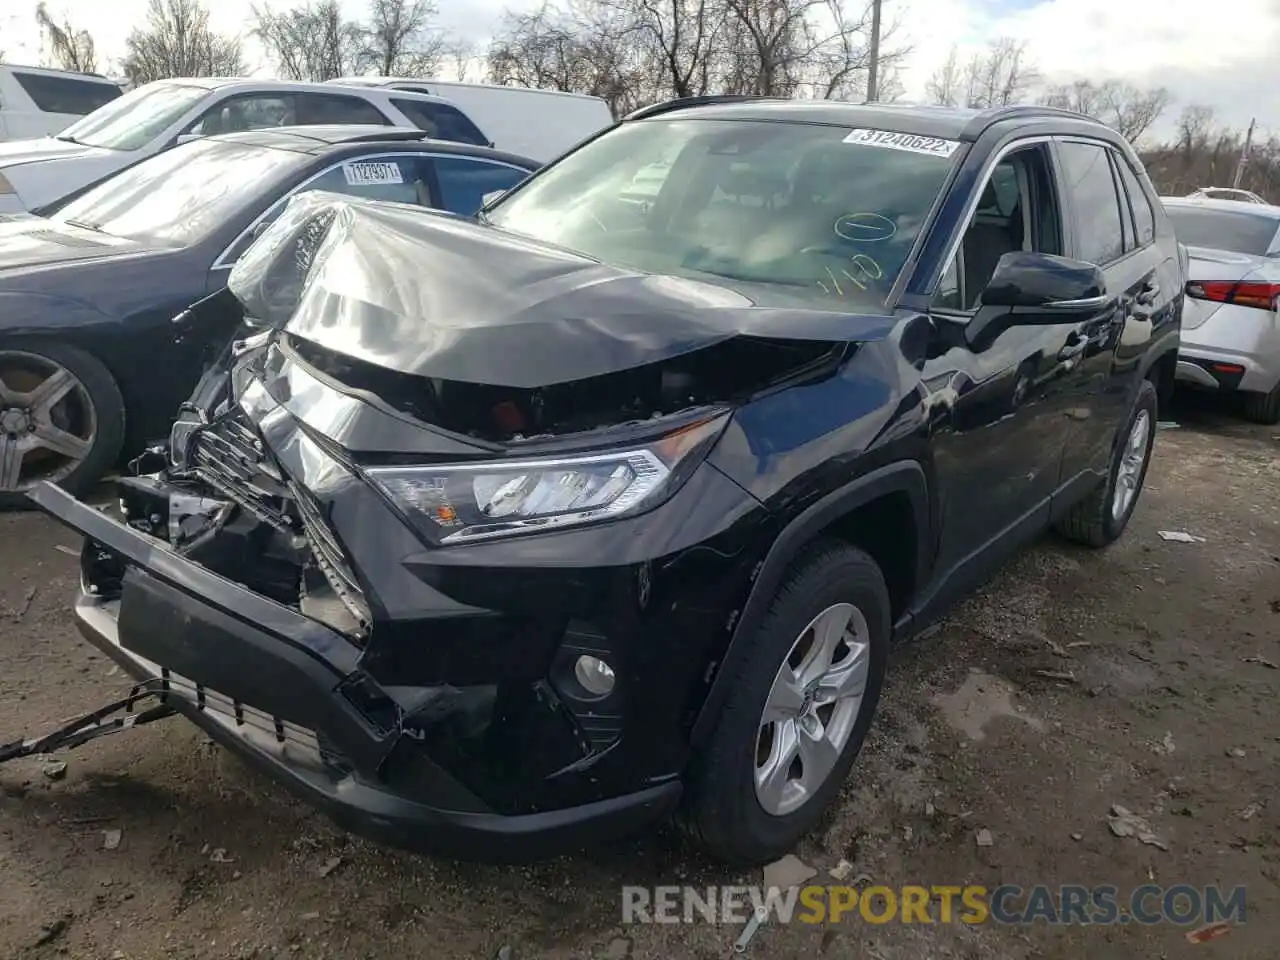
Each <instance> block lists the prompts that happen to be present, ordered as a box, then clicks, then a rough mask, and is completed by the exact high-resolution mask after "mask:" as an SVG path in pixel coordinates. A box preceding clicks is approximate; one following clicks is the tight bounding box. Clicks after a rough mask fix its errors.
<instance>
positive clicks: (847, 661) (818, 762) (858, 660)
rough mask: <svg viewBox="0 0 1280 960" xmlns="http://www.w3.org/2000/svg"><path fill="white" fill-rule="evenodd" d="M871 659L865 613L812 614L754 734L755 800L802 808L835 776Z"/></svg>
mask: <svg viewBox="0 0 1280 960" xmlns="http://www.w3.org/2000/svg"><path fill="white" fill-rule="evenodd" d="M870 664H871V635H870V631H869V630H868V627H867V618H866V617H865V616H864V615H863V613H862V611H861V610H859V609H858V608H857V607H855V606H854V605H853V604H850V603H837V604H834V605H832V606H830V607H828V608H827V609H825V610H823V611H822V612H821V613H819V614H818V615H817V616H816V617H814V618H813V620H812V621H810V623H809V625H808V626H807V627H805V629H804V630H803V631H802V632H801V634H800V636H799V637H797V638H796V641H795V643H794V644H792V646H791V650H790V651H789V652H788V654H787V657H786V659H784V660H783V662H782V666H781V667H780V668H779V669H778V673H777V676H776V677H775V678H774V681H773V686H772V687H771V688H770V690H769V696H768V699H767V700H766V701H765V705H764V711H763V713H762V715H761V718H760V727H759V731H758V733H757V738H756V757H755V785H756V799H757V800H758V801H759V803H760V806H761V807H762V808H763V809H764V811H765V812H766V813H769V814H772V815H774V816H779V817H781V816H786V815H787V814H789V813H792V812H794V811H795V810H797V809H799V808H800V807H801V806H802V805H803V804H804V803H805V802H806V801H807V800H808V799H809V798H810V797H812V796H813V795H814V794H815V793H816V792H817V791H818V790H819V789H820V788H821V787H822V785H823V784H824V783H825V782H826V780H827V778H828V777H829V776H830V775H831V771H832V769H833V768H834V767H835V766H836V763H837V762H838V761H839V759H840V755H841V753H842V752H843V751H844V748H845V745H846V744H847V743H848V741H849V735H850V734H851V733H852V732H853V728H854V725H855V724H856V722H857V719H858V713H859V711H860V709H861V707H862V699H863V695H864V694H865V692H866V689H867V679H868V676H869V674H870Z"/></svg>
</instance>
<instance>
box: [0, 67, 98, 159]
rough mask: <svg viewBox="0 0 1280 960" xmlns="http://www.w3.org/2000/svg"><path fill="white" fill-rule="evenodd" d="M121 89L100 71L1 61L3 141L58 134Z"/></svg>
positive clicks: (0, 96) (1, 133)
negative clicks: (71, 69) (71, 70)
mask: <svg viewBox="0 0 1280 960" xmlns="http://www.w3.org/2000/svg"><path fill="white" fill-rule="evenodd" d="M121 92H122V91H121V90H120V87H119V85H117V84H115V83H112V82H111V81H110V80H108V79H107V78H106V77H100V76H98V75H97V74H92V73H71V72H69V71H67V70H48V69H46V68H44V67H18V66H10V65H8V64H3V63H0V140H26V139H29V138H31V137H44V136H47V135H49V134H52V133H58V132H60V131H62V130H64V129H65V128H66V127H67V126H69V125H70V124H73V123H75V122H76V121H77V120H79V119H80V118H81V117H83V116H84V115H85V114H89V113H93V111H95V110H97V109H98V108H99V107H100V106H102V105H103V104H104V103H110V102H111V101H112V100H114V99H116V97H118V96H120V94H121Z"/></svg>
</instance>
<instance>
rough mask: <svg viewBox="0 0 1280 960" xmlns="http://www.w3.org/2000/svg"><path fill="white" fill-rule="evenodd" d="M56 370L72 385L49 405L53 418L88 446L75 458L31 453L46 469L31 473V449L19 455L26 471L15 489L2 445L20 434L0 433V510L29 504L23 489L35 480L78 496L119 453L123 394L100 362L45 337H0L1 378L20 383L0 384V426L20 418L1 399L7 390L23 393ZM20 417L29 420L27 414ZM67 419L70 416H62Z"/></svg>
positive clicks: (44, 451)
mask: <svg viewBox="0 0 1280 960" xmlns="http://www.w3.org/2000/svg"><path fill="white" fill-rule="evenodd" d="M58 370H60V371H62V372H64V373H66V374H69V375H70V378H71V382H72V385H71V386H70V387H69V388H68V391H67V393H66V395H65V398H64V399H63V400H60V401H58V403H55V404H54V405H53V409H54V413H53V414H51V416H52V417H53V418H54V421H53V422H54V424H55V426H58V427H59V428H62V427H63V425H64V424H65V425H66V430H65V431H64V432H65V433H69V434H70V435H72V436H73V438H75V439H78V440H80V441H81V442H82V443H85V444H87V449H85V451H84V452H83V454H82V455H78V456H72V455H69V454H63V453H58V452H56V451H53V450H49V449H40V450H37V451H34V453H35V454H36V455H38V456H39V457H41V458H44V459H45V460H48V461H49V465H48V467H47V468H46V469H43V470H38V472H34V473H33V472H32V471H31V465H30V459H31V456H32V452H28V453H26V454H23V466H24V467H25V468H26V469H27V472H26V473H25V474H24V475H22V476H21V485H20V486H19V487H18V488H17V489H15V488H14V486H13V484H12V482H11V481H10V480H8V479H7V478H6V474H5V470H6V469H8V467H7V463H8V462H7V461H5V459H4V458H5V454H6V450H5V444H6V441H12V440H13V439H14V438H16V437H18V436H20V435H21V434H20V433H14V434H5V433H2V432H0V509H17V508H24V507H26V506H28V505H29V504H30V501H28V500H27V497H26V492H25V490H24V488H25V487H26V486H27V485H29V484H30V483H31V482H32V481H33V480H37V479H53V480H54V481H55V482H56V483H57V484H58V485H59V486H60V487H62V488H63V489H64V490H66V491H67V492H68V493H71V494H73V495H75V496H81V495H83V494H84V493H85V492H87V491H88V490H89V489H90V488H92V486H93V485H94V484H95V483H97V482H98V480H100V479H101V478H102V476H103V474H104V473H106V472H107V471H108V470H110V469H111V468H112V467H113V466H115V464H116V462H117V460H118V459H119V457H120V451H121V448H122V445H123V443H124V436H125V406H124V398H123V397H122V396H121V394H120V388H119V387H118V386H117V385H116V381H115V378H114V377H112V375H111V372H110V371H109V370H107V368H106V367H105V366H104V365H103V364H102V362H101V361H100V360H98V359H97V358H96V357H94V356H92V355H91V354H89V353H86V352H85V351H84V350H81V349H80V348H78V347H72V346H67V345H65V344H60V343H54V342H51V341H45V340H40V341H35V340H32V341H27V340H21V341H0V381H5V382H7V380H16V381H17V380H20V381H22V383H21V384H20V385H15V384H14V383H8V388H9V389H8V391H6V390H5V389H4V385H5V383H4V382H0V427H2V426H3V425H4V422H5V421H4V418H5V417H6V415H8V416H9V417H10V420H9V423H10V424H17V423H22V422H23V421H22V420H20V419H19V418H18V416H17V415H14V414H13V413H12V411H13V410H16V409H17V407H16V405H14V404H12V403H8V404H7V403H6V394H7V393H9V392H11V391H18V390H21V391H23V392H27V391H29V390H31V389H33V386H34V385H36V384H40V383H41V379H40V378H41V377H43V376H46V375H48V376H52V373H53V371H58ZM6 378H7V380H6ZM22 416H23V417H26V418H27V420H28V421H29V419H30V417H29V416H27V414H26V413H22ZM67 417H72V418H74V419H73V420H67V419H64V418H67ZM77 424H78V425H79V426H78V427H77V426H76V425H77ZM9 462H11V461H9Z"/></svg>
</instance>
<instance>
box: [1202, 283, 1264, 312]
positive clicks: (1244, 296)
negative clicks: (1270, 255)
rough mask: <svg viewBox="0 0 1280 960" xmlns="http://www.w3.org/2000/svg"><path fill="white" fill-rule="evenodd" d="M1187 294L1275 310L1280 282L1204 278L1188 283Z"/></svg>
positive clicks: (1243, 305) (1241, 305)
mask: <svg viewBox="0 0 1280 960" xmlns="http://www.w3.org/2000/svg"><path fill="white" fill-rule="evenodd" d="M1187 296H1189V297H1195V298H1196V299H1197V300H1213V301H1216V302H1218V303H1231V304H1235V305H1236V306H1237V307H1257V308H1258V309H1260V310H1275V309H1276V308H1277V301H1280V283H1238V282H1235V281H1232V280H1204V281H1195V280H1193V281H1192V282H1191V283H1188V284H1187Z"/></svg>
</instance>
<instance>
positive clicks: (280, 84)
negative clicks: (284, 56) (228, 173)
mask: <svg viewBox="0 0 1280 960" xmlns="http://www.w3.org/2000/svg"><path fill="white" fill-rule="evenodd" d="M153 82H154V83H157V84H160V83H174V84H178V85H180V86H186V87H203V88H204V89H206V90H222V89H224V88H226V87H233V88H234V87H241V88H244V89H246V90H249V91H252V92H262V91H275V90H278V91H280V92H281V93H327V94H329V95H331V96H332V95H333V94H334V93H335V92H336V91H335V90H334V89H333V88H334V86H335V84H333V83H329V82H324V83H308V82H305V81H302V80H272V79H263V78H255V77H170V78H168V79H166V80H155V81H153ZM339 86H341V84H339ZM346 86H355V84H346ZM365 86H367V85H365ZM396 96H397V97H402V98H406V99H409V100H418V101H422V102H424V103H448V102H449V101H448V100H446V99H445V98H444V97H437V96H435V95H433V94H428V93H416V92H414V91H412V90H397V91H396Z"/></svg>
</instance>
